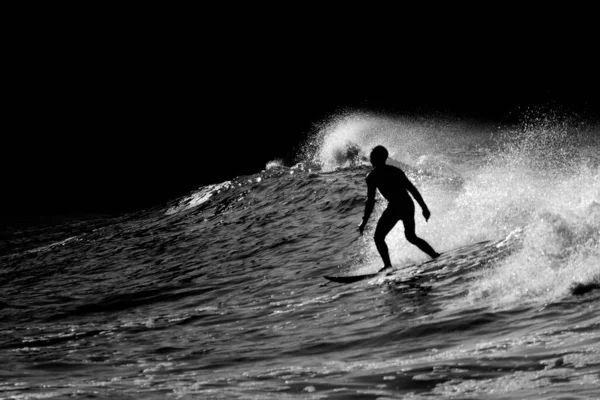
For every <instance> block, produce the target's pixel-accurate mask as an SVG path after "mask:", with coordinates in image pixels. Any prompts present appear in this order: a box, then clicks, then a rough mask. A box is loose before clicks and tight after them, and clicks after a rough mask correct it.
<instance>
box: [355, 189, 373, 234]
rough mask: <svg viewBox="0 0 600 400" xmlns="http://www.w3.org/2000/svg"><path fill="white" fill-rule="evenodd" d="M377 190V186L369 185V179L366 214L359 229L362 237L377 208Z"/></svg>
mask: <svg viewBox="0 0 600 400" xmlns="http://www.w3.org/2000/svg"><path fill="white" fill-rule="evenodd" d="M376 189H377V188H376V187H375V185H374V184H372V183H369V180H368V179H367V202H366V203H365V213H364V215H363V219H362V222H361V224H360V226H359V227H358V230H359V232H360V234H361V235H362V233H363V231H364V230H365V226H367V222H368V221H369V217H370V216H371V213H372V212H373V208H374V207H375V191H376Z"/></svg>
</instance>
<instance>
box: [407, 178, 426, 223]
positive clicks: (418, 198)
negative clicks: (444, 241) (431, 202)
mask: <svg viewBox="0 0 600 400" xmlns="http://www.w3.org/2000/svg"><path fill="white" fill-rule="evenodd" d="M406 190H408V191H409V193H410V194H411V195H412V197H413V198H414V199H415V200H416V201H417V203H419V206H421V210H423V217H425V221H427V220H428V219H429V217H430V216H431V212H429V208H427V204H425V200H423V197H422V196H421V193H419V191H418V190H417V188H416V187H415V185H413V184H412V182H411V181H409V180H408V179H406Z"/></svg>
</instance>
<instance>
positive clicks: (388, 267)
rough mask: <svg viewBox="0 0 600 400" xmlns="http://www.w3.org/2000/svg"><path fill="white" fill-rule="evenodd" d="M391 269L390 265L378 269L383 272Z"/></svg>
mask: <svg viewBox="0 0 600 400" xmlns="http://www.w3.org/2000/svg"><path fill="white" fill-rule="evenodd" d="M390 268H392V266H391V265H384V266H383V268H381V269H380V271H385V270H386V269H390Z"/></svg>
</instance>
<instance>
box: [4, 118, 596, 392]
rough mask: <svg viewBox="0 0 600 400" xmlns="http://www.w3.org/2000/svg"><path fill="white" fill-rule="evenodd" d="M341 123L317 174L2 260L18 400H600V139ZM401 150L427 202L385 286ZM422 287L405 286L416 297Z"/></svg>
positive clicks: (37, 234) (222, 195)
mask: <svg viewBox="0 0 600 400" xmlns="http://www.w3.org/2000/svg"><path fill="white" fill-rule="evenodd" d="M533 114H534V113H532V115H530V116H528V117H526V118H524V120H523V122H522V123H520V124H517V125H512V126H493V125H485V124H477V123H473V122H469V121H464V120H447V119H442V118H437V119H436V118H403V117H391V116H385V115H375V114H367V113H347V114H342V115H337V116H333V117H332V118H331V119H330V120H328V121H327V122H326V123H324V124H323V125H322V126H320V127H319V129H318V130H317V132H316V133H315V134H314V135H313V136H312V137H310V138H309V140H308V141H307V142H306V143H305V146H304V148H303V150H302V151H301V154H299V155H298V157H299V160H301V162H299V163H298V164H296V165H293V166H290V165H288V166H285V165H283V164H282V163H281V162H280V161H277V160H273V161H272V162H270V163H269V164H268V165H267V166H265V169H264V170H263V171H257V172H256V173H255V174H253V175H249V176H241V177H236V178H235V179H232V180H231V181H227V182H222V183H219V184H215V185H208V186H205V187H200V188H198V189H197V190H195V191H193V192H192V193H190V194H189V196H184V197H182V198H180V199H175V200H173V201H171V202H169V203H167V204H159V205H157V206H156V207H154V208H151V209H147V210H140V211H139V212H137V213H133V214H127V215H122V216H119V217H114V218H105V219H95V220H88V221H81V222H68V223H64V224H62V225H53V226H45V227H44V226H39V227H35V228H27V229H26V228H22V229H14V230H12V231H11V232H9V233H6V234H5V235H4V240H3V241H2V242H1V246H2V247H1V248H0V251H1V253H0V254H2V255H1V257H0V359H1V360H2V362H1V363H0V399H42V398H43V399H54V398H57V399H58V398H88V399H421V398H448V399H453V398H456V399H467V398H469V399H471V398H473V399H482V398H485V399H515V398H519V399H539V398H544V399H551V398H555V399H558V398H563V399H566V398H569V399H596V398H600V311H599V307H600V129H599V127H598V126H594V125H590V124H586V123H582V122H576V121H574V120H573V119H568V118H558V117H555V116H552V115H548V114H536V115H533ZM376 144H383V145H384V146H386V147H387V148H388V149H389V151H390V157H391V159H390V163H394V164H397V165H400V166H401V167H402V168H403V169H404V170H405V172H406V173H407V175H408V176H409V178H410V179H411V180H413V182H414V183H415V185H416V186H417V188H418V189H419V190H420V192H421V194H422V195H423V197H424V199H425V201H426V202H427V204H428V206H429V208H430V210H431V212H432V217H431V219H430V220H429V222H427V223H426V222H425V221H424V219H423V218H422V217H421V215H420V210H419V207H418V206H417V207H416V209H417V213H416V221H417V234H418V235H419V236H421V237H423V238H425V239H426V240H427V241H428V242H429V243H430V244H431V245H432V246H433V247H434V248H435V249H436V250H437V251H442V252H446V253H445V254H444V255H443V256H442V257H441V258H440V259H439V260H436V261H434V262H428V263H426V261H428V259H427V256H426V255H425V254H422V253H420V252H419V250H418V249H416V248H415V247H413V246H411V245H410V244H408V243H407V242H406V240H405V239H404V235H403V229H402V224H398V225H397V226H396V227H395V228H394V230H393V231H392V232H391V233H390V235H389V236H388V238H387V243H388V245H389V247H390V254H391V257H392V262H393V264H394V268H393V270H392V271H391V272H389V273H388V274H386V275H381V276H377V277H375V278H372V279H367V280H365V281H360V282H355V283H351V284H338V283H332V282H329V281H327V280H325V279H324V278H323V276H324V275H341V274H361V273H372V272H375V271H377V270H378V269H379V268H380V267H381V260H380V259H379V258H378V255H377V252H376V250H375V247H374V244H373V240H372V233H373V230H374V226H375V223H376V221H377V218H378V216H379V215H380V213H381V212H382V211H383V209H384V207H385V201H384V200H381V199H380V201H378V203H377V205H376V208H375V211H374V213H373V216H372V218H371V222H370V223H369V226H368V228H367V232H366V233H365V235H364V236H362V237H361V236H359V235H358V232H357V226H358V224H359V222H360V219H361V217H362V213H363V209H364V201H365V195H366V185H365V176H366V174H367V173H368V172H369V171H370V165H369V164H368V163H367V162H366V161H365V157H366V156H367V155H368V153H369V151H370V149H371V148H372V147H373V146H374V145H376ZM411 277H412V278H415V277H416V278H415V279H413V280H408V281H407V279H408V278H411Z"/></svg>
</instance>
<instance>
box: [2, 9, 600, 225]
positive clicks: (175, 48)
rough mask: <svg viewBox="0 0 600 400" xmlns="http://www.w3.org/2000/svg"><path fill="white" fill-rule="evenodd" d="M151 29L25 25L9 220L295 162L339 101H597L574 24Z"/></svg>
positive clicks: (483, 115) (518, 104)
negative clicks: (396, 30) (477, 28)
mask: <svg viewBox="0 0 600 400" xmlns="http://www.w3.org/2000/svg"><path fill="white" fill-rule="evenodd" d="M144 27H145V28H144V29H142V28H140V27H139V26H138V25H134V27H133V28H132V29H117V30H116V32H117V33H115V29H113V27H111V26H110V25H105V24H95V25H94V28H93V29H90V28H88V27H86V23H85V21H82V22H81V24H79V25H77V26H76V28H74V26H73V25H68V29H67V28H64V27H61V26H52V27H50V28H51V29H47V30H44V29H34V30H32V31H28V32H27V33H25V32H20V35H19V40H18V41H17V42H16V43H15V44H14V47H13V48H12V49H11V50H10V52H11V53H10V57H8V60H9V61H8V64H9V67H10V70H11V72H10V73H9V74H6V75H5V87H6V89H7V90H6V91H5V98H6V99H7V100H8V103H9V105H8V106H7V107H6V108H5V112H6V118H5V120H4V124H3V135H2V136H3V138H2V168H3V173H4V176H5V180H4V185H3V186H4V187H3V190H2V196H3V202H4V204H5V205H4V206H3V208H2V210H3V211H2V213H3V214H4V217H13V216H16V215H29V216H36V215H47V214H65V213H93V212H98V213H103V212H122V211H132V210H136V209H139V208H142V207H146V206H152V205H156V204H159V203H160V202H162V201H165V200H167V199H170V198H173V197H177V196H181V195H184V194H187V193H188V192H189V191H191V190H192V189H195V188H198V187H199V186H201V185H203V184H207V183H213V182H220V181H223V180H226V179H230V178H233V177H235V176H237V175H241V174H251V173H255V172H258V171H260V170H262V169H263V168H264V166H265V164H266V163H267V162H268V161H269V160H272V159H274V158H287V159H290V158H291V156H292V155H293V154H294V146H296V145H297V144H298V143H299V142H300V141H301V140H302V139H303V138H304V137H305V135H306V134H307V133H308V132H310V131H311V130H313V129H314V127H315V124H317V123H319V122H320V121H322V120H323V119H325V118H327V117H328V116H330V115H332V114H333V113H335V112H338V111H340V110H344V109H367V110H376V111H382V112H389V113H399V114H408V113H421V114H423V113H428V112H446V113H450V114H453V115H460V116H463V117H469V118H478V119H486V120H489V121H500V120H506V119H507V118H508V116H510V115H512V116H514V115H515V113H514V112H515V111H517V110H519V109H523V108H524V107H531V106H538V105H544V106H548V105H550V106H552V107H554V108H558V109H561V110H568V111H569V112H572V111H573V112H577V113H580V114H586V115H594V114H595V115H598V109H599V104H600V102H599V101H598V80H597V79H598V78H597V76H596V71H597V68H596V65H595V63H594V61H593V59H594V57H595V55H594V50H593V49H592V48H590V47H589V46H587V44H586V43H587V42H585V41H582V40H580V39H581V38H580V37H578V36H577V34H573V36H571V37H563V36H561V35H555V36H552V37H550V38H548V37H546V36H544V35H534V36H533V37H527V38H524V37H520V38H519V39H518V40H517V41H514V40H513V41H511V40H507V41H504V40H503V39H502V38H497V37H496V38H494V40H483V41H478V40H477V39H478V38H477V35H469V34H467V35H466V36H463V37H461V38H456V37H452V38H448V37H447V36H445V35H438V36H436V37H434V38H433V39H430V38H425V37H420V38H418V40H415V39H414V38H413V39H411V40H410V41H407V40H404V41H401V40H399V41H398V42H396V43H392V44H387V43H379V42H377V41H375V42H372V41H371V42H370V41H367V40H361V39H360V38H356V37H352V39H350V38H349V37H344V36H342V37H340V36H337V37H336V36H334V37H333V38H323V37H320V36H316V37H310V38H307V37H306V35H303V34H302V32H300V34H297V35H290V36H283V37H282V36H280V35H278V34H277V32H273V31H270V30H269V29H266V30H260V29H257V31H256V32H255V31H254V30H253V29H252V27H248V26H246V27H244V28H247V30H244V29H242V30H241V31H240V30H238V31H236V32H234V33H233V34H232V36H228V34H231V32H217V33H215V32H209V33H207V32H206V31H198V30H196V29H194V27H193V26H192V27H189V26H184V27H179V26H178V24H177V23H170V24H167V25H165V26H162V25H160V24H152V27H153V29H147V28H148V26H147V25H144ZM465 38H466V39H465Z"/></svg>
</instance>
